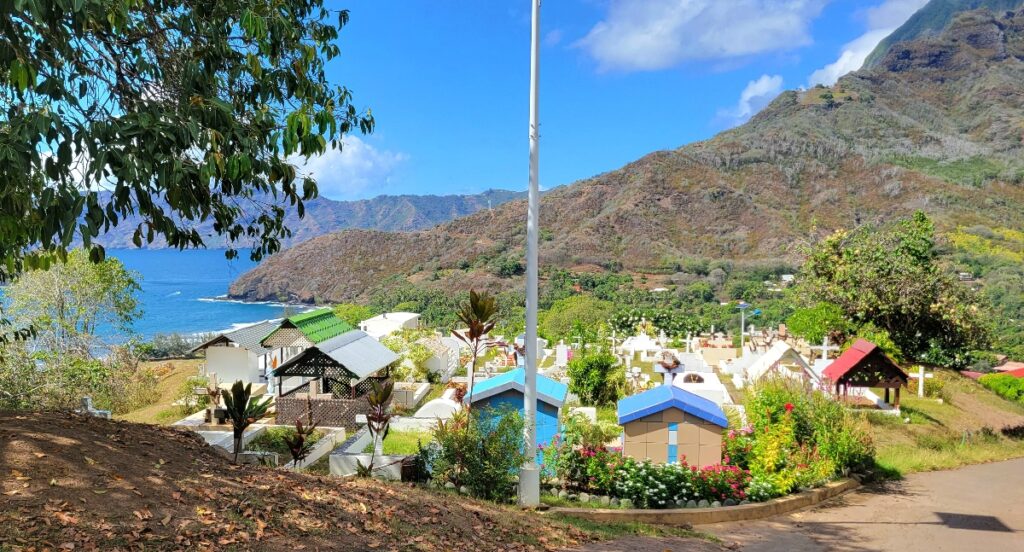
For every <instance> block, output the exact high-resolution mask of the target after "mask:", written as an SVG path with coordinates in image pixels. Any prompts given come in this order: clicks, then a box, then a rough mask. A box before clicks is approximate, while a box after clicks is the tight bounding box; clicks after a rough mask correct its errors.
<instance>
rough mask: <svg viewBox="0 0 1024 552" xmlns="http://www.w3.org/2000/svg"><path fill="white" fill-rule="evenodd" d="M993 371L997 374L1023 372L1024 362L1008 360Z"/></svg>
mask: <svg viewBox="0 0 1024 552" xmlns="http://www.w3.org/2000/svg"><path fill="white" fill-rule="evenodd" d="M993 370H995V371H997V372H1017V371H1020V370H1024V362H1017V361H1015V360H1010V361H1007V362H1004V363H1002V364H1000V365H999V366H996V367H995V368H993Z"/></svg>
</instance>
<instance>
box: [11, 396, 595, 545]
mask: <svg viewBox="0 0 1024 552" xmlns="http://www.w3.org/2000/svg"><path fill="white" fill-rule="evenodd" d="M449 498H450V499H449ZM592 538H593V537H592V535H590V534H587V533H584V532H583V531H581V530H579V529H577V528H575V527H572V526H569V525H567V524H565V523H562V522H557V521H554V520H546V519H543V518H538V517H537V516H535V515H531V514H528V513H525V512H521V511H518V510H516V509H513V508H504V507H499V506H495V505H493V504H490V503H487V502H480V501H475V500H469V499H464V498H455V497H448V496H446V495H443V494H439V493H435V492H430V491H427V490H423V489H420V488H417V487H414V486H410V485H405V484H387V483H381V482H374V481H361V480H341V479H338V478H331V477H323V476H313V475H306V474H300V473H295V472H291V471H287V470H273V469H270V468H263V467H256V466H233V465H231V464H229V463H227V462H225V461H224V460H223V459H222V458H220V457H219V456H216V455H214V453H212V452H211V449H209V447H207V446H206V444H205V443H203V441H202V439H201V438H200V437H198V436H197V435H194V434H192V433H188V432H185V431H182V430H178V429H173V428H165V427H158V426H149V425H139V424H131V423H127V422H121V421H106V420H100V419H96V418H89V417H82V416H77V415H73V414H59V413H47V414H42V413H11V412H0V550H4V551H5V552H6V551H7V550H13V551H18V550H25V551H29V550H43V549H50V550H56V549H61V550H139V549H143V548H144V549H146V550H153V549H156V550H182V549H186V550H225V549H236V550H269V551H279V550H280V551H293V550H301V549H306V550H474V551H487V550H496V551H497V550H503V551H504V550H546V549H559V548H565V547H571V546H577V545H580V544H584V543H586V542H588V541H590V540H591V539H592Z"/></svg>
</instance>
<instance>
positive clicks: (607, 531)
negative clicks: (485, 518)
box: [549, 514, 720, 543]
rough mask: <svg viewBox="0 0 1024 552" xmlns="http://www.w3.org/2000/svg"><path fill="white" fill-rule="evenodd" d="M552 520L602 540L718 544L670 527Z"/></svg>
mask: <svg viewBox="0 0 1024 552" xmlns="http://www.w3.org/2000/svg"><path fill="white" fill-rule="evenodd" d="M549 516H550V517H551V518H552V519H555V520H558V521H562V522H564V523H567V524H570V525H574V526H576V527H578V528H580V529H581V530H583V531H586V532H588V533H590V534H592V535H595V536H597V537H599V538H601V539H604V540H612V539H618V538H622V537H630V536H643V537H663V538H664V537H682V538H689V539H701V540H705V541H708V542H716V543H717V542H720V540H719V539H718V537H716V536H714V535H711V534H708V533H701V532H698V531H693V530H689V529H683V528H680V527H673V526H670V525H649V524H646V523H639V522H628V523H615V522H608V521H591V520H588V519H582V518H577V517H573V516H567V515H564V514H549Z"/></svg>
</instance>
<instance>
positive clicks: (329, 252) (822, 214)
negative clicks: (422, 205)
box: [230, 11, 1024, 301]
mask: <svg viewBox="0 0 1024 552" xmlns="http://www.w3.org/2000/svg"><path fill="white" fill-rule="evenodd" d="M1022 137H1024V11H1021V12H1018V13H1016V14H1012V15H1009V16H1007V15H1006V14H1003V13H1000V14H992V13H989V12H971V13H967V14H962V15H961V16H959V17H957V18H956V19H955V20H954V22H953V23H952V24H951V25H949V26H948V28H946V29H945V30H944V31H943V32H942V33H940V34H938V35H936V36H932V37H925V38H919V39H917V40H914V41H910V42H903V43H901V44H900V46H899V47H898V48H895V49H894V50H893V51H891V52H889V53H888V54H887V55H886V56H885V57H884V58H883V59H882V61H881V62H880V63H879V64H878V66H877V67H875V68H871V69H865V70H861V71H858V72H855V73H852V74H850V75H847V76H845V77H843V78H842V79H840V81H839V82H838V83H837V84H836V85H835V86H834V87H832V88H814V89H811V90H808V91H790V92H786V93H783V94H782V95H781V96H780V97H779V98H778V99H776V100H775V101H774V102H773V103H772V104H771V105H769V106H768V107H767V108H766V109H765V110H764V111H762V112H761V113H760V114H758V115H757V116H756V117H754V118H753V119H752V120H751V121H750V122H748V123H747V124H745V125H743V126H741V127H738V128H735V129H732V130H730V131H727V132H724V133H722V134H719V135H718V136H715V137H714V138H712V139H710V140H707V141H703V142H698V143H694V144H691V145H688V146H684V147H682V148H679V149H676V150H672V151H661V152H656V153H652V154H650V155H647V156H645V157H643V158H641V159H639V160H637V161H635V162H633V163H630V164H628V165H626V166H625V167H622V168H621V169H618V170H615V171H611V172H608V173H605V174H602V175H598V176H596V177H594V178H591V179H588V180H585V181H580V182H577V183H575V184H572V185H569V186H565V187H562V188H559V189H556V190H553V191H551V192H550V193H549V194H547V195H546V196H545V197H544V198H543V200H542V202H541V203H542V206H541V225H542V243H541V263H542V266H543V267H545V268H566V269H571V270H601V269H603V268H611V267H614V268H620V269H622V270H625V271H632V272H653V271H663V270H665V269H666V268H667V267H672V266H675V265H676V264H677V263H679V262H680V261H681V260H683V259H687V258H693V257H702V258H726V259H733V260H736V261H741V262H745V261H756V260H788V261H794V260H797V259H798V258H799V256H800V254H801V246H802V245H805V244H809V243H811V242H812V241H814V240H815V239H816V238H818V237H820V236H823V235H825V234H826V233H828V232H831V231H832V230H835V229H839V228H848V227H851V226H853V225H855V224H858V223H876V222H883V221H887V220H892V219H893V218H896V217H901V216H906V215H908V214H910V213H912V212H913V211H915V210H918V209H921V210H924V211H926V212H927V213H929V214H930V215H931V216H932V217H933V218H934V219H935V220H936V221H937V223H938V225H939V227H940V230H945V231H950V230H954V229H956V228H959V227H961V226H965V227H968V226H977V225H980V226H988V227H992V228H997V227H998V228H1010V229H1024V185H1022V183H1024V155H1022V154H1024V145H1022ZM525 213H526V209H525V205H524V203H523V202H522V201H513V202H509V203H507V204H505V205H503V206H501V207H499V208H496V209H494V210H493V211H487V212H478V213H476V214H473V215H470V216H468V217H463V218H459V219H456V220H453V221H451V222H449V223H446V224H443V225H440V226H438V227H435V228H432V229H429V230H424V231H418V232H410V233H387V232H375V231H365V230H360V231H343V232H337V233H333V234H329V235H325V236H321V237H319V238H316V239H314V240H311V241H309V242H307V243H303V244H301V245H299V246H296V247H293V248H291V249H289V250H287V251H284V252H282V253H280V254H277V255H274V256H273V257H271V258H270V259H268V260H267V261H265V262H264V263H263V264H262V265H261V266H260V267H258V268H257V269H255V270H253V271H251V272H249V273H247V274H245V275H243V276H242V277H241V278H239V279H238V280H237V281H236V282H235V283H234V284H233V285H232V287H231V290H230V293H231V295H233V296H235V297H237V298H244V299H278V298H291V299H298V300H303V301H346V300H353V299H364V298H367V297H369V296H370V295H371V294H372V293H373V292H374V291H375V290H378V289H381V288H384V287H388V286H393V285H396V284H398V283H406V282H411V283H414V284H416V285H419V286H423V287H428V288H435V289H441V290H462V289H467V288H469V287H475V288H477V289H480V288H490V289H494V290H500V289H507V288H511V287H515V286H519V285H520V284H521V276H520V275H519V271H518V270H516V268H517V263H519V262H521V259H522V258H523V249H522V248H523V244H524V242H525V233H526V229H525Z"/></svg>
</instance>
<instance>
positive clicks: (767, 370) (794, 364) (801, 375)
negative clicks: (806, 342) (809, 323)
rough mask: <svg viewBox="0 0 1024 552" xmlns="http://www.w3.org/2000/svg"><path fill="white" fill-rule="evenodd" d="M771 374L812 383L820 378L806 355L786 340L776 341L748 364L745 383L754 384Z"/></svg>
mask: <svg viewBox="0 0 1024 552" xmlns="http://www.w3.org/2000/svg"><path fill="white" fill-rule="evenodd" d="M771 374H775V375H780V376H786V377H790V378H795V379H801V380H804V381H808V382H812V383H813V382H816V381H817V380H818V375H817V374H815V372H814V371H813V370H811V367H810V366H809V365H808V364H807V361H806V360H804V357H802V356H800V353H798V352H797V351H796V349H794V348H793V347H791V346H790V345H789V343H786V342H785V341H776V342H775V344H774V345H772V346H771V348H769V349H768V350H767V351H765V353H764V354H762V355H760V356H759V357H757V359H756V360H754V362H752V363H751V364H750V365H749V366H747V367H746V370H744V374H743V379H744V381H745V383H747V384H752V383H756V382H757V381H758V380H760V379H761V378H763V377H765V376H768V375H771Z"/></svg>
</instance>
